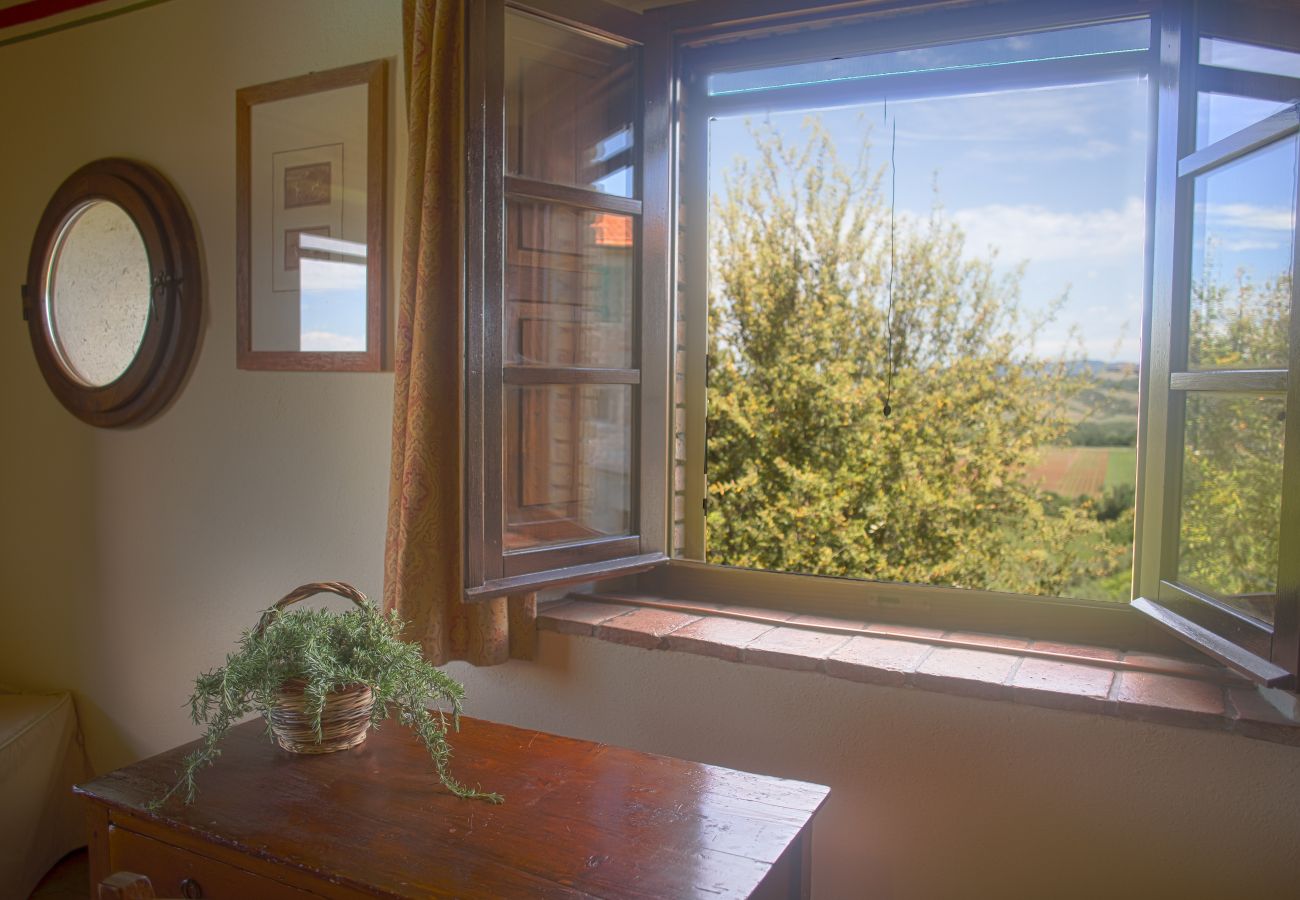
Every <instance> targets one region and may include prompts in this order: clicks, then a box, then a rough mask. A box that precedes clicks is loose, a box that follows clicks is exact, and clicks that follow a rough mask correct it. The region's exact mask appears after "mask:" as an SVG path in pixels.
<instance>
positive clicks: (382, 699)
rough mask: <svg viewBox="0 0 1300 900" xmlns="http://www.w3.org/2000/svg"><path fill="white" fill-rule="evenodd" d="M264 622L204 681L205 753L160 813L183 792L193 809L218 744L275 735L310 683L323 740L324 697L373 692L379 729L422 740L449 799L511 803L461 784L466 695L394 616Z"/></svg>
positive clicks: (358, 612)
mask: <svg viewBox="0 0 1300 900" xmlns="http://www.w3.org/2000/svg"><path fill="white" fill-rule="evenodd" d="M264 618H265V619H266V621H267V622H268V624H267V626H266V628H265V629H262V630H259V629H257V628H253V629H249V630H248V631H246V632H244V635H243V637H242V638H241V639H240V644H239V649H238V650H236V651H235V652H234V653H231V654H229V655H228V656H227V657H226V664H225V665H224V666H222V667H221V668H219V669H216V670H214V671H211V672H207V673H204V674H202V675H200V676H199V677H198V678H197V679H196V680H195V682H194V694H193V695H192V696H191V697H190V717H191V718H192V719H193V720H194V724H195V725H206V726H207V730H206V732H205V733H204V735H203V742H202V744H200V745H199V747H198V749H196V750H194V751H193V752H192V753H190V754H189V755H188V756H187V757H186V758H185V767H184V770H183V772H182V774H181V777H180V780H179V781H178V782H177V783H176V784H175V785H174V786H173V787H172V788H171V790H169V791H168V792H167V793H166V794H165V795H164V796H163V797H161V798H160V799H159V800H157V801H156V803H155V807H157V806H161V805H162V804H163V803H164V802H165V801H166V800H167V799H168V798H169V797H170V796H171V795H172V794H174V793H176V791H178V790H183V791H184V796H185V803H186V804H187V805H188V804H190V803H192V802H193V801H194V796H195V793H196V791H197V785H196V784H195V776H196V774H197V773H198V772H199V770H200V769H202V768H204V767H205V766H208V765H211V764H212V762H213V761H214V760H215V759H216V758H217V757H218V756H219V755H220V754H221V749H220V747H219V746H218V744H219V743H220V742H221V739H222V738H223V737H225V735H226V732H227V731H228V730H229V729H230V726H231V725H233V724H235V723H236V722H238V721H239V720H240V719H242V718H244V717H245V716H247V715H248V714H249V713H251V712H258V713H260V714H261V715H262V716H263V718H265V719H266V720H267V732H268V734H270V711H271V710H272V709H273V708H274V707H275V703H276V694H277V692H278V691H279V690H280V686H281V685H282V684H283V683H284V682H285V681H286V680H288V679H290V678H300V679H302V680H303V681H305V682H306V687H305V689H304V692H303V695H304V700H305V701H306V708H307V713H308V715H309V717H310V719H311V722H312V724H313V725H314V727H315V731H316V739H317V740H320V739H321V713H322V711H323V710H324V706H325V695H326V694H328V693H330V692H331V691H337V690H340V689H342V688H344V687H346V686H347V685H350V684H357V683H361V684H365V685H367V686H368V687H369V688H370V690H371V692H372V693H373V695H374V708H373V710H372V711H371V714H370V724H371V727H372V728H374V727H378V726H379V724H380V723H381V722H382V721H383V720H384V719H386V718H388V717H389V716H390V715H391V714H392V713H393V712H394V711H395V712H396V714H397V719H398V721H399V722H401V723H402V724H403V725H407V726H409V727H410V728H411V729H412V730H414V731H415V733H416V734H418V735H419V736H420V738H421V740H423V742H424V745H425V746H426V747H427V748H428V750H429V755H430V756H431V757H432V758H433V764H434V768H435V770H436V771H437V773H438V778H439V779H440V780H441V781H442V783H443V784H444V785H446V787H447V788H448V790H450V791H451V792H452V793H454V794H456V795H457V796H460V797H472V798H478V799H481V800H486V801H488V802H490V803H500V802H502V798H501V795H500V794H494V793H485V792H483V791H480V790H478V789H477V788H471V787H467V786H466V785H463V784H461V783H460V782H458V781H457V780H456V779H455V778H453V777H452V775H451V772H450V771H449V769H448V763H449V761H450V759H451V745H450V744H449V743H448V742H447V732H448V729H449V727H450V728H451V729H453V730H457V731H458V730H460V713H461V701H462V700H463V698H464V696H465V689H464V688H463V687H462V686H461V685H460V683H459V682H457V681H456V680H455V679H454V678H452V677H450V676H449V675H446V674H445V673H443V672H440V671H439V670H438V669H436V668H434V667H433V666H432V665H430V664H429V662H428V661H426V660H425V659H424V657H422V656H421V655H420V650H419V647H417V646H416V645H415V644H410V643H407V642H406V641H403V640H402V639H401V637H400V635H401V631H402V625H403V623H402V621H401V619H400V618H399V617H398V616H397V613H396V612H395V611H394V612H393V613H391V614H389V615H388V616H384V615H383V614H382V613H380V612H379V610H377V609H376V608H375V607H374V605H373V604H371V603H368V602H367V603H366V604H365V605H364V607H362V606H359V607H358V608H356V609H351V610H348V611H347V612H344V613H334V612H329V611H326V610H293V611H292V612H284V611H281V610H276V609H271V610H267V612H266V614H265V616H264ZM430 703H434V704H446V705H448V706H449V707H450V715H448V713H447V712H445V711H444V710H443V709H442V708H441V705H439V706H438V707H437V708H435V709H434V710H433V711H430V710H429V708H428V704H430Z"/></svg>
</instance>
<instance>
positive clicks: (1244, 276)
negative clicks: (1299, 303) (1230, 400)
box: [1188, 136, 1296, 369]
mask: <svg viewBox="0 0 1300 900" xmlns="http://www.w3.org/2000/svg"><path fill="white" fill-rule="evenodd" d="M1295 175H1296V138H1295V137H1294V136H1293V137H1291V138H1288V139H1286V140H1281V141H1278V142H1276V143H1273V144H1270V145H1269V146H1267V147H1264V148H1263V149H1261V150H1257V151H1256V152H1254V153H1252V154H1250V155H1249V156H1245V157H1242V158H1241V159H1238V160H1235V161H1234V162H1231V163H1229V164H1227V165H1226V166H1223V167H1221V168H1218V169H1214V170H1212V171H1211V172H1208V173H1206V174H1205V175H1201V176H1199V177H1198V178H1197V179H1196V188H1195V207H1194V210H1193V214H1192V215H1193V218H1192V240H1193V245H1192V279H1191V298H1190V299H1191V319H1190V323H1189V327H1190V334H1189V345H1188V365H1189V366H1190V367H1192V368H1195V369H1239V368H1273V367H1277V368H1286V366H1287V364H1288V363H1287V360H1288V342H1287V328H1288V323H1289V322H1290V308H1291V258H1292V252H1293V251H1292V232H1293V231H1294V228H1295Z"/></svg>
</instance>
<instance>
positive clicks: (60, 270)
mask: <svg viewBox="0 0 1300 900" xmlns="http://www.w3.org/2000/svg"><path fill="white" fill-rule="evenodd" d="M46 284H47V285H48V288H47V291H46V297H45V303H46V306H47V313H48V317H47V321H48V323H49V329H50V337H51V339H52V343H53V344H54V346H55V347H56V348H57V351H58V360H59V363H60V365H61V366H62V367H63V368H64V370H66V371H67V373H68V374H69V375H70V376H72V377H73V378H75V379H76V380H77V381H79V382H81V383H82V384H85V385H88V386H90V387H103V386H104V385H107V384H111V383H112V382H114V381H116V380H117V379H118V378H119V377H121V375H122V373H123V372H125V371H126V370H127V368H128V367H129V366H130V365H131V363H132V361H133V360H134V359H135V357H136V354H137V353H138V352H139V350H140V343H141V341H142V340H143V339H144V333H145V325H146V324H148V319H149V256H148V253H147V252H146V251H145V246H144V240H143V238H141V236H140V232H139V230H138V229H137V228H136V226H135V223H134V222H133V221H131V217H130V216H129V215H127V213H126V211H125V210H123V209H122V207H120V206H118V205H117V204H116V203H112V202H110V201H107V200H94V201H91V202H89V203H87V204H85V205H84V206H81V207H79V208H78V209H77V210H75V211H74V212H73V213H72V215H70V216H68V218H67V220H66V221H65V222H64V224H63V227H62V229H61V231H60V232H59V236H58V240H57V243H56V245H55V249H54V252H53V253H52V254H51V256H50V271H49V277H48V280H47V282H46Z"/></svg>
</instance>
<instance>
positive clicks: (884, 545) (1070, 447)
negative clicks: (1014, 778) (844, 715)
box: [705, 77, 1148, 601]
mask: <svg viewBox="0 0 1300 900" xmlns="http://www.w3.org/2000/svg"><path fill="white" fill-rule="evenodd" d="M1147 102H1148V98H1147V90H1146V82H1145V80H1143V79H1141V78H1136V77H1134V78H1129V79H1120V80H1115V81H1110V82H1103V83H1098V84H1085V85H1070V86H1058V87H1050V88H1040V89H1032V90H1028V89H1027V90H1014V91H999V92H989V93H984V94H979V95H964V96H938V97H929V98H923V99H914V100H899V101H897V102H895V101H894V100H892V99H891V100H890V102H889V103H888V110H887V112H886V109H885V108H884V104H882V103H871V104H864V105H861V106H858V107H853V108H836V109H822V110H817V109H811V110H797V111H791V112H777V111H773V112H771V113H768V114H764V115H762V116H761V117H757V118H756V119H746V118H743V117H718V118H716V119H714V120H712V121H711V122H710V124H709V151H710V152H709V166H710V171H709V191H710V194H711V201H712V204H713V206H712V207H711V209H712V210H714V212H713V213H711V215H710V217H709V240H710V244H711V256H710V266H709V271H710V273H711V276H710V281H709V347H708V358H707V384H706V391H707V394H706V404H707V408H706V416H707V434H708V439H707V446H706V461H707V468H706V471H707V476H708V485H707V490H708V506H707V514H706V520H705V558H706V561H708V562H711V563H719V564H725V565H736V566H746V567H752V568H760V569H769V570H777V571H787V572H799V573H810V574H820V575H836V576H844V577H854V578H869V579H876V580H882V581H894V582H911V583H926V584H939V585H952V586H958V587H969V588H980V589H986V590H999V591H1014V592H1019V593H1029V594H1039V595H1047V596H1065V597H1080V598H1087V599H1108V600H1116V601H1127V600H1128V599H1130V584H1131V551H1132V543H1133V502H1134V480H1135V471H1136V456H1135V449H1134V444H1135V440H1136V431H1137V400H1138V379H1139V361H1140V331H1139V329H1140V323H1141V310H1142V293H1143V250H1144V243H1145V242H1144V234H1145V204H1144V202H1143V197H1144V196H1145V187H1144V181H1145V161H1146V152H1147V141H1146V131H1147ZM895 136H896V142H897V146H896V147H895V148H894V152H893V154H892V155H893V157H894V159H895V160H896V163H897V166H896V170H894V171H891V170H890V157H891V143H892V142H893V141H894V140H895ZM894 188H896V191H895V190H894ZM891 218H892V220H893V221H894V222H895V224H896V228H895V235H894V240H893V242H892V252H891V240H890V223H891ZM891 285H892V319H891V317H890V310H891V304H890V297H891V292H890V288H891ZM891 349H892V356H891V355H890V354H889V351H890V350H891ZM887 391H888V392H889V393H888V397H889V401H890V413H889V414H888V415H886V414H884V412H883V407H884V401H885V399H886V396H887Z"/></svg>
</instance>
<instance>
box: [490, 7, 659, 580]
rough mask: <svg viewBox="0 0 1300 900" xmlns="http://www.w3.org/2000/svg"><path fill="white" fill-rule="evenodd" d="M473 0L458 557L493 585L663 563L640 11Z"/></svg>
mask: <svg viewBox="0 0 1300 900" xmlns="http://www.w3.org/2000/svg"><path fill="white" fill-rule="evenodd" d="M470 9H471V18H470V22H469V32H470V34H469V47H470V50H469V57H468V58H469V63H470V76H469V82H470V84H471V88H470V90H471V92H474V91H477V92H480V93H478V94H477V95H475V94H471V96H479V97H481V98H482V100H483V103H482V105H479V106H477V107H471V108H477V109H478V110H479V112H480V115H481V114H482V112H483V110H484V109H492V110H495V111H496V113H497V114H496V115H481V117H480V118H471V122H470V128H471V134H470V147H471V148H472V154H473V156H472V161H471V169H470V178H469V179H468V181H469V189H470V193H471V199H470V202H469V204H468V206H469V209H470V215H471V216H472V217H476V218H474V219H473V221H471V222H470V224H469V234H470V236H471V238H470V239H471V242H475V241H480V242H481V243H471V247H470V251H469V257H470V260H471V262H470V277H469V294H470V300H469V302H470V303H471V305H472V307H474V308H479V309H482V311H483V313H482V315H479V316H474V315H471V316H470V317H469V329H468V333H467V341H468V344H469V352H468V354H467V357H468V360H469V367H468V371H467V383H468V389H469V396H470V401H469V403H468V404H467V406H468V409H467V417H466V419H467V423H466V424H467V433H468V434H469V435H470V442H469V448H468V451H469V452H468V453H467V460H468V472H467V479H466V480H467V485H470V486H476V488H477V489H475V487H469V489H468V493H469V495H470V496H469V498H468V502H467V504H466V506H467V509H468V515H467V522H466V529H467V534H468V535H469V539H468V540H467V541H466V566H465V569H466V575H467V584H466V588H467V594H468V595H469V596H471V597H485V596H494V595H500V594H503V593H508V592H517V591H520V590H527V589H529V588H530V587H533V586H535V585H536V584H539V583H540V584H554V583H557V582H563V581H566V580H573V579H582V578H585V577H588V576H589V575H590V574H591V573H592V572H593V571H598V572H600V573H602V574H608V573H609V572H611V571H627V570H630V569H636V568H638V567H642V566H644V565H646V564H649V563H653V562H655V561H658V560H661V559H663V558H664V543H665V542H664V540H663V539H662V538H661V537H658V535H661V534H662V533H663V532H664V530H665V529H664V526H663V524H662V523H663V521H664V517H665V513H664V510H663V504H662V502H660V500H661V498H662V495H663V492H662V490H660V491H655V490H654V489H653V488H649V489H647V487H646V486H645V485H646V484H647V483H650V484H653V482H654V481H655V480H656V478H660V479H662V477H663V474H662V473H663V472H664V467H665V465H666V452H665V451H664V450H663V447H664V446H666V436H665V435H666V432H665V426H664V421H663V420H664V416H663V414H662V412H660V411H658V410H660V409H661V408H662V406H663V404H664V392H665V390H666V387H664V385H665V378H664V376H663V371H664V367H665V365H666V362H665V361H664V354H663V353H662V352H660V351H658V350H657V349H655V348H657V347H659V346H661V345H663V344H664V343H665V342H666V337H665V335H664V328H665V325H664V323H665V322H666V309H667V298H666V288H665V287H664V285H665V284H666V277H665V274H664V271H665V270H666V262H660V261H661V260H666V252H665V251H664V249H663V248H662V247H661V246H659V245H658V244H655V243H654V242H655V241H656V240H660V241H662V236H663V233H664V229H663V227H662V225H659V224H657V223H658V222H659V220H660V219H661V217H662V215H663V212H662V206H663V204H662V203H660V204H657V205H655V206H654V207H653V212H652V215H650V216H647V214H646V212H647V211H646V204H645V202H644V201H643V200H642V196H643V193H644V190H645V187H644V186H645V184H646V183H647V181H648V182H650V183H655V178H656V177H658V178H660V179H661V180H662V176H661V175H659V174H658V173H657V172H654V173H650V172H647V168H649V167H648V165H647V162H646V156H647V154H646V152H645V146H644V145H645V139H644V136H643V129H644V124H643V110H644V103H643V97H642V95H643V83H644V79H643V77H642V72H643V55H644V50H643V46H642V45H643V43H644V40H645V27H644V25H643V23H642V22H640V21H639V18H640V17H638V16H634V15H632V14H630V13H625V12H623V11H621V10H618V9H613V8H611V9H610V10H609V11H608V14H607V15H606V16H605V17H604V20H603V23H604V25H605V27H603V28H600V29H599V30H595V29H593V28H591V27H587V28H578V27H575V26H574V25H573V24H572V23H570V22H568V21H565V20H562V19H560V18H557V17H556V16H555V15H553V14H551V13H553V11H549V10H536V9H524V8H515V7H513V6H511V7H507V6H506V5H505V4H502V3H476V4H471V5H470ZM596 24H600V23H596ZM662 165H663V164H662V163H660V164H659V167H660V168H662ZM647 220H650V221H649V222H648V221H647ZM651 226H653V227H651ZM651 298H653V300H654V302H653V303H649V302H648V301H649V300H650V299H651ZM648 306H650V307H652V308H649V309H648V308H647V307H648Z"/></svg>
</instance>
